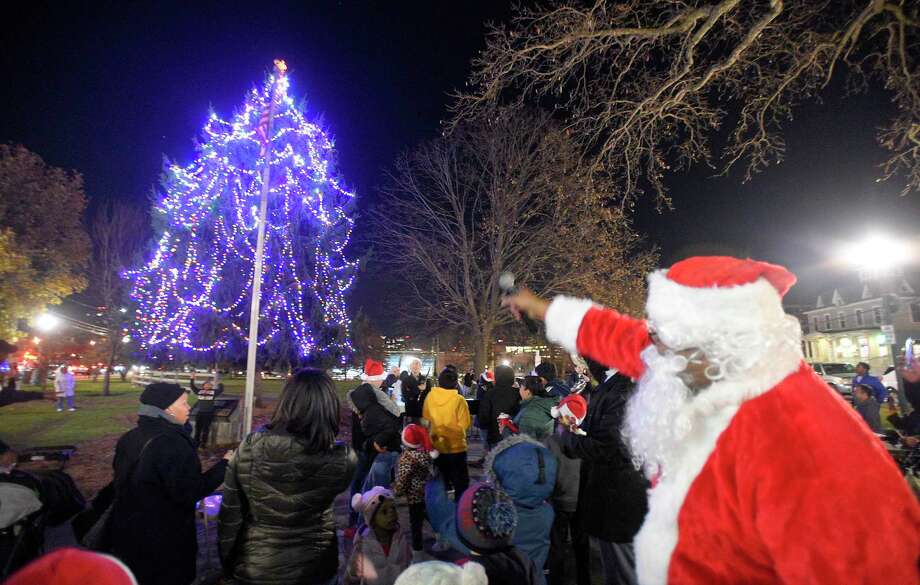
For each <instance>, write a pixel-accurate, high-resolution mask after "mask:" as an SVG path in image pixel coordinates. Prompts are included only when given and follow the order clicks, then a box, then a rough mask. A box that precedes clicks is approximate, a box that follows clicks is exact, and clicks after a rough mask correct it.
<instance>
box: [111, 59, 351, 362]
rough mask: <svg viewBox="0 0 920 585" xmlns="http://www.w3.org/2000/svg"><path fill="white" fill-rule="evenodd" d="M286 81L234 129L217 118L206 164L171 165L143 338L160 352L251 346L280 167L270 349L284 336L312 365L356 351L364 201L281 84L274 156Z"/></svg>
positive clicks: (269, 261)
mask: <svg viewBox="0 0 920 585" xmlns="http://www.w3.org/2000/svg"><path fill="white" fill-rule="evenodd" d="M274 83H275V79H274V78H273V76H269V77H268V79H267V80H266V82H265V84H264V85H263V87H262V89H261V91H260V90H257V89H255V88H254V89H253V90H252V91H251V92H250V93H249V94H248V95H247V97H246V101H245V104H244V106H243V109H242V110H241V111H240V112H238V113H237V114H236V115H235V116H233V119H232V121H230V122H227V121H225V120H222V119H221V118H219V117H218V115H217V114H216V113H213V112H212V113H211V115H210V117H209V119H208V121H207V123H206V124H205V126H204V130H203V132H202V143H201V144H199V146H198V156H197V158H196V160H195V161H194V162H193V163H191V164H190V165H188V166H185V167H182V166H179V165H175V164H171V165H169V166H168V169H167V173H166V177H165V179H164V180H163V193H162V195H161V197H160V199H159V200H158V201H157V202H156V204H155V205H154V208H153V209H154V218H155V225H159V226H160V227H161V229H162V232H161V234H160V236H159V240H158V242H157V247H156V250H155V252H154V254H153V257H152V258H151V259H150V261H149V262H147V263H146V264H145V265H144V266H142V267H140V268H139V269H137V270H132V271H128V272H126V276H127V277H128V278H130V279H132V280H133V287H132V292H131V296H132V298H133V299H134V300H135V301H136V302H137V303H138V305H139V310H138V313H137V314H138V318H137V323H136V331H135V335H136V336H137V338H138V339H139V341H140V344H141V346H142V347H143V348H144V349H145V350H147V351H148V353H151V354H157V353H161V351H162V350H167V351H170V350H173V349H181V350H187V351H193V352H209V351H212V350H215V349H224V348H227V347H228V345H229V344H233V343H234V342H236V341H239V342H241V343H242V344H245V343H246V342H248V337H247V335H246V327H247V323H248V317H249V311H248V308H249V306H250V298H251V297H250V294H251V293H250V291H251V289H252V278H253V273H254V270H253V266H254V256H255V240H256V231H257V227H258V225H257V217H258V202H259V194H260V190H261V187H262V169H263V168H264V167H263V165H265V164H270V165H272V166H271V177H272V178H271V180H270V185H269V187H270V188H269V198H268V210H267V215H266V217H267V221H266V226H265V227H266V235H265V265H264V269H263V273H262V281H261V287H262V293H261V308H260V312H259V322H260V325H259V337H258V343H259V345H260V346H264V345H265V344H266V343H268V342H270V341H272V340H276V341H277V340H282V339H283V340H284V341H286V342H287V343H286V344H283V345H285V346H286V347H292V348H294V350H295V351H296V354H297V355H299V356H300V357H302V358H305V357H308V356H311V355H317V354H321V353H324V352H325V353H328V354H335V355H336V357H338V358H339V359H340V361H341V362H343V363H344V361H345V359H346V356H347V355H348V354H350V353H351V351H352V345H351V340H350V336H349V326H350V320H349V317H348V312H347V310H346V304H345V295H346V293H347V292H348V290H349V288H350V287H351V285H352V282H353V280H354V276H355V267H356V262H353V261H349V260H348V259H347V257H346V254H345V249H346V247H347V246H348V243H349V240H350V237H351V232H352V229H353V225H354V220H353V218H352V217H351V210H352V204H353V199H354V194H353V193H351V192H349V191H348V190H346V189H345V188H344V187H343V186H342V184H341V182H340V179H339V178H338V177H337V175H336V173H335V169H334V163H335V151H334V145H333V143H332V141H331V140H330V139H329V137H328V136H327V134H326V133H325V132H324V131H323V130H322V129H321V128H320V127H319V126H318V125H317V124H315V123H313V122H310V121H308V120H307V119H306V117H305V115H304V113H303V110H302V108H300V107H298V106H296V105H295V103H294V100H293V99H292V98H291V97H290V96H289V95H288V85H289V80H288V76H286V75H282V76H281V77H280V78H279V79H278V83H277V85H278V89H277V92H276V93H275V96H276V97H275V99H276V102H275V113H274V116H273V118H272V136H271V137H270V142H269V148H268V149H267V152H266V155H265V156H260V148H261V146H262V144H263V143H262V140H261V139H260V136H259V133H258V130H259V124H260V116H262V114H263V112H265V111H266V110H267V106H268V100H269V99H272V98H271V96H272V88H273V86H274Z"/></svg>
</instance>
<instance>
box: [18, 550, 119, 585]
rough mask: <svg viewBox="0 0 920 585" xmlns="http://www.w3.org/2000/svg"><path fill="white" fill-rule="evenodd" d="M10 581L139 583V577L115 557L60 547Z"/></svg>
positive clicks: (23, 583) (66, 584)
mask: <svg viewBox="0 0 920 585" xmlns="http://www.w3.org/2000/svg"><path fill="white" fill-rule="evenodd" d="M5 583H6V584H7V585H32V584H33V583H54V584H55V585H87V584H89V583H92V584H93V585H137V580H136V579H135V578H134V575H132V574H131V570H130V569H128V567H126V566H125V565H124V563H122V562H121V561H119V560H118V559H116V558H115V557H110V556H108V555H101V554H98V553H94V552H89V551H85V550H80V549H77V548H59V549H57V550H56V551H54V552H51V553H48V554H46V555H44V556H42V557H39V558H38V559H36V560H34V561H32V562H31V563H29V564H28V565H26V566H25V567H23V568H22V569H21V570H20V571H19V572H17V573H15V574H14V575H13V576H12V577H10V578H9V580H7V581H5Z"/></svg>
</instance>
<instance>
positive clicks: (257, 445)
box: [218, 368, 356, 585]
mask: <svg viewBox="0 0 920 585" xmlns="http://www.w3.org/2000/svg"><path fill="white" fill-rule="evenodd" d="M338 430H339V399H338V397H337V396H336V392H335V385H334V383H333V382H332V379H331V378H329V376H328V375H327V374H326V373H325V372H324V371H322V370H316V369H312V368H307V369H305V370H301V371H299V372H297V373H296V374H295V375H294V376H293V377H292V378H291V379H290V380H288V381H287V382H286V383H285V385H284V389H283V390H282V391H281V398H280V399H279V400H278V406H277V407H276V408H275V413H274V415H273V416H272V420H271V422H270V423H268V424H267V425H266V426H265V427H264V428H262V429H259V430H257V431H255V432H253V433H250V434H249V435H248V436H247V437H246V438H245V439H244V440H243V442H242V443H241V444H240V446H239V449H238V450H237V452H236V456H235V457H234V458H233V460H232V461H231V462H230V465H229V467H228V468H227V474H226V477H225V479H224V486H225V487H224V498H223V502H222V504H221V508H220V516H219V519H218V548H219V551H220V560H221V564H222V565H223V569H224V574H225V576H226V577H228V578H229V579H230V580H231V581H232V582H233V583H235V584H237V585H256V584H258V585H320V584H321V585H327V584H332V583H335V582H336V575H337V572H338V564H339V552H338V539H337V538H336V532H335V528H336V527H335V514H334V511H333V505H332V504H333V501H334V500H335V497H336V495H338V494H339V493H341V492H342V491H344V490H345V489H346V488H347V487H348V484H349V483H350V481H351V477H352V475H353V474H354V470H355V465H356V457H355V454H354V452H353V451H352V450H351V448H350V447H348V446H346V445H344V444H342V443H340V442H337V441H336V440H335V437H336V434H337V433H338Z"/></svg>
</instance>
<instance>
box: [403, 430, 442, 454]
mask: <svg viewBox="0 0 920 585" xmlns="http://www.w3.org/2000/svg"><path fill="white" fill-rule="evenodd" d="M402 442H403V445H405V446H406V447H409V448H410V449H421V450H422V451H427V452H428V454H429V455H430V456H431V458H432V459H435V458H436V457H437V456H438V451H437V450H436V449H435V448H434V446H433V445H432V444H431V435H429V434H428V429H426V428H425V427H423V426H422V425H417V424H414V423H413V424H409V425H406V428H404V429H403V432H402Z"/></svg>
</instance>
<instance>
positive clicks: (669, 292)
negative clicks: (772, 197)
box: [645, 256, 796, 349]
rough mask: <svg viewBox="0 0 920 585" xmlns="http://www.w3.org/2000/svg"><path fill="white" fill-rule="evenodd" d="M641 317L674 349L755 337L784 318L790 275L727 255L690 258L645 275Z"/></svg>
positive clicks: (772, 267)
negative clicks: (726, 337) (721, 337)
mask: <svg viewBox="0 0 920 585" xmlns="http://www.w3.org/2000/svg"><path fill="white" fill-rule="evenodd" d="M648 280H649V292H648V302H647V303H646V307H645V308H646V313H647V314H648V320H649V323H650V324H651V326H652V327H653V328H654V329H655V331H656V333H657V334H658V336H659V338H660V339H661V340H662V341H663V342H664V343H665V344H667V345H669V346H671V347H673V348H675V349H679V348H682V347H690V346H692V345H696V344H699V343H702V342H705V341H706V340H708V339H709V338H710V337H711V335H712V334H713V333H714V332H718V333H727V332H736V331H737V332H742V331H747V332H756V331H758V330H762V329H764V328H768V327H772V326H776V325H780V324H782V323H783V321H784V320H785V319H786V318H787V317H786V315H785V313H784V312H783V306H782V298H783V295H785V294H786V292H787V291H788V290H789V289H790V288H791V287H792V285H793V284H795V280H796V279H795V275H794V274H792V273H791V272H789V271H788V270H787V269H785V268H783V267H782V266H777V265H776V264H769V263H767V262H760V261H757V260H751V259H750V258H748V259H744V260H742V259H740V258H732V257H730V256H695V257H693V258H688V259H686V260H682V261H680V262H678V263H677V264H674V265H673V266H671V268H670V269H668V270H658V271H655V272H653V273H651V274H650V275H649V279H648Z"/></svg>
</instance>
